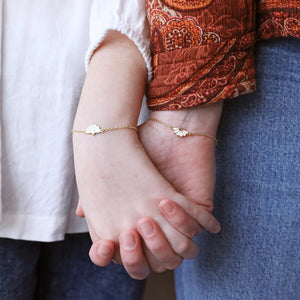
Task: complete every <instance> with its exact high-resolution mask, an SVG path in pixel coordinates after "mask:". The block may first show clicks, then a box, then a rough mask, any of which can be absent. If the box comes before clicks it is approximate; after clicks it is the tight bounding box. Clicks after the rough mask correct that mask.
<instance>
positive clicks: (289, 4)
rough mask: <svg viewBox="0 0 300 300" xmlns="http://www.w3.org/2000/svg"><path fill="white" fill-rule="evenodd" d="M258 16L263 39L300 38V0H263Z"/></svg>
mask: <svg viewBox="0 0 300 300" xmlns="http://www.w3.org/2000/svg"><path fill="white" fill-rule="evenodd" d="M258 17H259V31H258V33H259V37H260V38H261V39H269V38H272V37H296V38H300V0H293V1H290V0H288V1H287V0H286V1H282V0H280V1H279V0H261V1H260V3H259V11H258Z"/></svg>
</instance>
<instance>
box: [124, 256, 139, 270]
mask: <svg viewBox="0 0 300 300" xmlns="http://www.w3.org/2000/svg"><path fill="white" fill-rule="evenodd" d="M142 263H143V260H142V258H139V257H138V258H135V257H133V258H130V259H125V260H124V261H123V264H124V266H126V267H127V268H130V269H135V268H137V267H139V266H141V265H142Z"/></svg>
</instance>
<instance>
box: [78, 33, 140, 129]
mask: <svg viewBox="0 0 300 300" xmlns="http://www.w3.org/2000/svg"><path fill="white" fill-rule="evenodd" d="M145 82H146V66H145V62H144V59H143V57H142V55H141V53H140V52H139V50H138V48H137V47H136V45H135V44H134V43H133V42H132V41H131V40H129V39H128V38H127V37H126V36H124V35H122V34H120V33H119V32H116V31H111V32H109V34H108V35H107V38H106V39H105V41H104V42H103V43H102V44H101V47H100V48H98V49H97V50H96V52H95V53H94V55H93V57H92V59H91V62H90V65H89V69H88V72H87V76H86V80H85V83H84V86H83V90H82V94H81V99H80V103H79V106H78V110H77V114H76V118H75V122H74V128H86V127H87V126H88V125H90V124H92V123H97V124H99V125H101V126H105V127H110V126H118V125H136V123H137V119H138V115H139V111H140V106H141V102H142V98H143V95H144V89H145Z"/></svg>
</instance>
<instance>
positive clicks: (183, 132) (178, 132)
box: [172, 127, 189, 137]
mask: <svg viewBox="0 0 300 300" xmlns="http://www.w3.org/2000/svg"><path fill="white" fill-rule="evenodd" d="M172 130H173V132H174V133H175V134H176V135H177V136H179V137H184V136H187V135H188V134H189V132H188V131H186V130H184V129H182V128H175V127H173V128H172Z"/></svg>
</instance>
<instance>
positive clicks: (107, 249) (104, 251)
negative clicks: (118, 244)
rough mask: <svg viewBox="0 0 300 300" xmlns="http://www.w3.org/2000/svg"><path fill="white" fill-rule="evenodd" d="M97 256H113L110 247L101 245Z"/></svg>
mask: <svg viewBox="0 0 300 300" xmlns="http://www.w3.org/2000/svg"><path fill="white" fill-rule="evenodd" d="M97 254H98V255H99V256H110V255H111V249H110V247H107V246H105V245H103V244H101V243H100V245H99V246H98V250H97Z"/></svg>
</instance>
